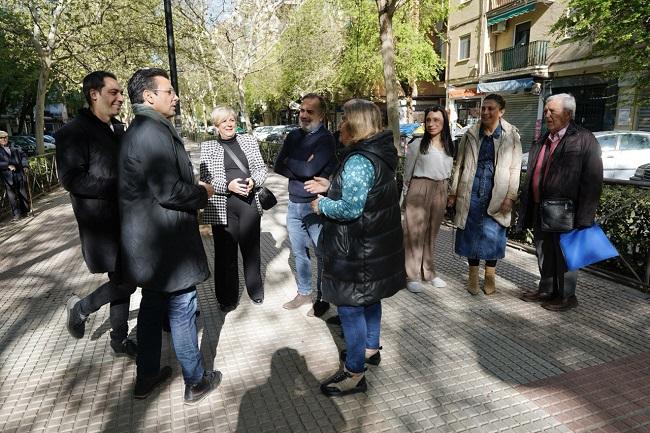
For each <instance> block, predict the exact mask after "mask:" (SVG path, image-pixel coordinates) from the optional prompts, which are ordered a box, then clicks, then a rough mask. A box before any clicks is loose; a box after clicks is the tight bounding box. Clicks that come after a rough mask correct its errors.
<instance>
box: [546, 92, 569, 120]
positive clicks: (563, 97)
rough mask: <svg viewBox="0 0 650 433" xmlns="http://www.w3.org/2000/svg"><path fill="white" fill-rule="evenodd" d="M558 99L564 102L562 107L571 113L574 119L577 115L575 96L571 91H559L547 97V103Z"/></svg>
mask: <svg viewBox="0 0 650 433" xmlns="http://www.w3.org/2000/svg"><path fill="white" fill-rule="evenodd" d="M556 100H557V101H559V102H560V103H561V104H562V107H564V109H565V110H566V111H568V112H569V113H571V119H574V118H575V117H576V98H574V97H573V95H571V94H569V93H558V94H557V95H551V96H549V97H548V98H546V104H548V103H549V102H552V101H556ZM546 104H544V105H546Z"/></svg>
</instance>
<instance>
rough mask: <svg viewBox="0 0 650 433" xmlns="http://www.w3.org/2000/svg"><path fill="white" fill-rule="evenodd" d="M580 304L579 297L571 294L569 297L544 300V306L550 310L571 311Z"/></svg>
mask: <svg viewBox="0 0 650 433" xmlns="http://www.w3.org/2000/svg"><path fill="white" fill-rule="evenodd" d="M577 306H578V298H576V297H575V296H569V297H567V298H558V299H556V300H554V301H550V302H544V303H543V304H542V308H544V309H546V310H548V311H569V310H571V309H573V308H575V307H577Z"/></svg>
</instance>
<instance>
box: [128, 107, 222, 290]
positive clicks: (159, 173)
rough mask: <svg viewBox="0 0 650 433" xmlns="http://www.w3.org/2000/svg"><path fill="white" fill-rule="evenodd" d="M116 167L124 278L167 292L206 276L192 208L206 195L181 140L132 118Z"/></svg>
mask: <svg viewBox="0 0 650 433" xmlns="http://www.w3.org/2000/svg"><path fill="white" fill-rule="evenodd" d="M118 165H119V173H120V176H119V197H120V198H119V203H120V216H121V218H122V224H121V239H122V271H123V273H124V278H125V279H126V280H127V281H129V282H131V283H135V284H137V285H138V286H140V287H142V288H144V289H148V290H153V291H157V292H166V293H171V292H176V291H179V290H183V289H186V288H188V287H190V286H193V285H196V284H198V283H200V282H202V281H204V280H206V279H207V278H208V277H209V276H210V271H209V269H208V261H207V258H206V255H205V250H204V249H203V243H202V241H201V236H200V234H199V224H198V219H197V210H198V209H200V208H203V207H205V205H206V204H207V203H208V194H207V192H206V190H205V188H203V187H201V186H199V185H196V184H195V183H194V173H193V170H192V162H191V161H190V158H189V156H188V155H187V152H186V151H185V148H184V146H183V143H182V142H180V141H179V140H177V139H175V138H174V136H173V135H172V134H171V132H170V131H169V129H168V128H167V127H166V126H165V125H164V124H163V123H162V122H160V121H157V120H154V119H151V118H149V117H145V116H141V115H139V116H136V117H135V120H134V121H133V123H131V125H130V126H129V129H128V130H127V132H126V134H125V135H124V138H123V140H122V148H121V150H120V157H119V163H118Z"/></svg>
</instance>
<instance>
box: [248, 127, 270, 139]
mask: <svg viewBox="0 0 650 433" xmlns="http://www.w3.org/2000/svg"><path fill="white" fill-rule="evenodd" d="M272 131H273V127H272V126H258V127H257V128H254V129H253V136H255V138H257V140H258V141H264V140H265V139H266V137H267V136H268V135H269V134H270V133H271V132H272Z"/></svg>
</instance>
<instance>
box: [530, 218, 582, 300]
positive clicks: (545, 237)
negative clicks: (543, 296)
mask: <svg viewBox="0 0 650 433" xmlns="http://www.w3.org/2000/svg"><path fill="white" fill-rule="evenodd" d="M534 216H535V228H534V232H533V234H534V237H535V251H536V253H537V263H538V265H539V275H540V276H541V280H540V282H539V287H538V290H539V292H541V293H553V294H556V295H558V296H561V297H563V298H568V297H569V296H574V295H575V294H576V285H577V283H578V272H577V271H569V270H568V269H567V267H566V262H565V261H564V255H563V254H562V249H561V248H560V234H559V233H550V232H543V231H542V230H541V228H540V220H539V213H538V212H537V211H535V213H534Z"/></svg>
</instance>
